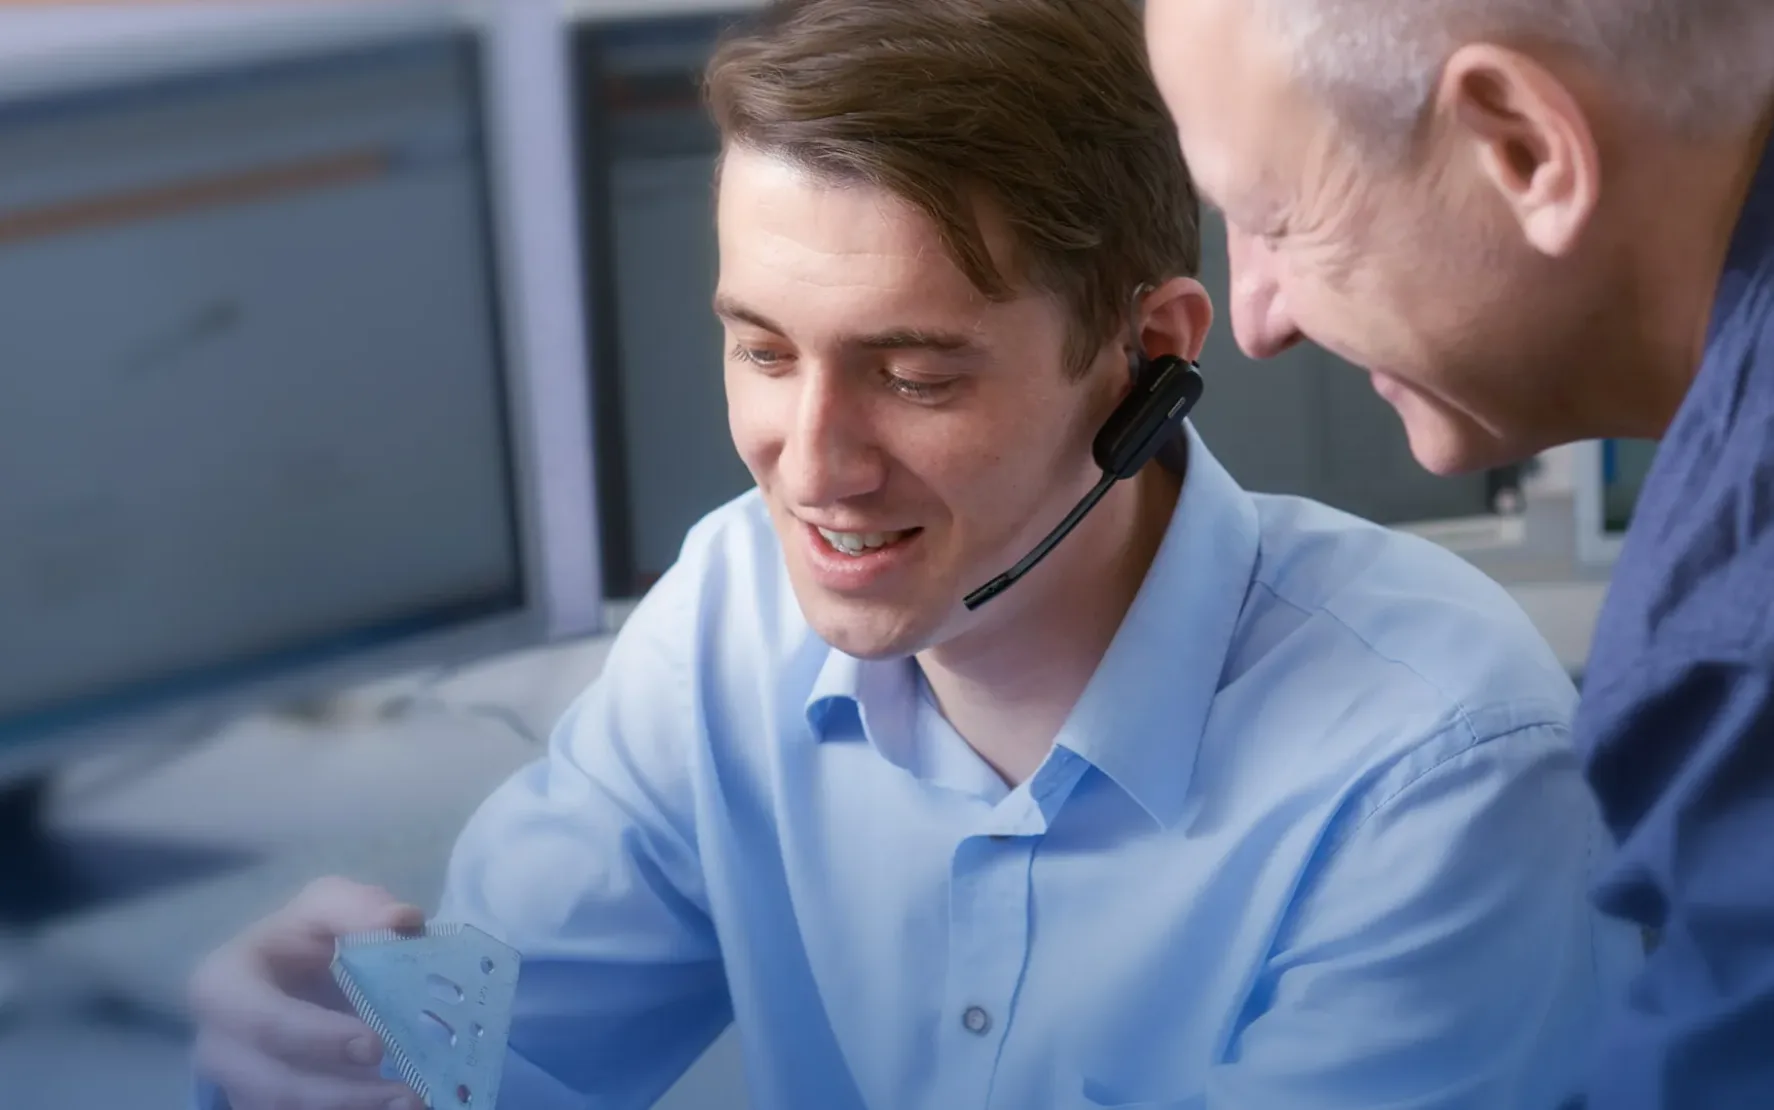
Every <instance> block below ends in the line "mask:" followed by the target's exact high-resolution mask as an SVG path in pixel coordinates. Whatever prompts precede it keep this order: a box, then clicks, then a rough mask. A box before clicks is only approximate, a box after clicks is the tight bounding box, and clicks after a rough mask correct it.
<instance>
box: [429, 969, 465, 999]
mask: <svg viewBox="0 0 1774 1110" xmlns="http://www.w3.org/2000/svg"><path fill="white" fill-rule="evenodd" d="M425 985H426V987H428V988H430V990H431V997H433V998H435V999H437V1000H438V1001H439V1002H460V1001H462V999H463V997H464V996H463V994H462V988H461V987H459V986H457V985H456V984H455V983H452V982H450V981H449V980H448V979H445V978H444V977H443V976H441V975H427V976H426V977H425Z"/></svg>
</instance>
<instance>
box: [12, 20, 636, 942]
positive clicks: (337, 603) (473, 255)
mask: <svg viewBox="0 0 1774 1110" xmlns="http://www.w3.org/2000/svg"><path fill="white" fill-rule="evenodd" d="M0 42H4V43H6V44H7V46H5V47H0V167H4V170H3V171H0V366H3V367H5V371H4V373H3V374H0V475H3V476H4V477H3V478H0V537H3V539H0V787H3V788H4V792H3V793H0V923H4V922H5V921H6V920H7V919H8V917H11V918H14V919H17V918H20V917H28V916H31V915H37V916H39V917H40V916H43V915H47V914H53V913H59V912H63V911H66V910H68V909H70V908H72V906H73V904H74V902H75V901H78V900H81V899H84V898H85V897H87V896H88V895H89V894H91V895H93V896H98V892H97V891H96V890H95V891H88V890H87V889H85V887H84V886H82V885H81V884H83V883H87V882H93V883H97V882H100V881H102V882H106V883H114V882H115V881H117V880H118V879H119V876H118V875H117V874H115V871H116V870H117V869H121V870H122V871H124V872H126V873H127V878H128V879H129V880H130V881H131V882H132V883H135V884H149V883H152V882H153V881H155V879H154V877H153V875H152V872H153V871H154V870H155V868H154V866H153V865H152V864H150V863H149V862H148V860H147V857H145V856H141V855H139V854H137V855H130V856H128V857H127V861H128V862H127V863H118V864H117V867H115V868H111V869H110V870H107V871H106V873H105V874H104V876H103V878H102V880H100V879H98V878H97V872H92V873H91V875H90V876H89V874H88V871H86V870H83V869H89V868H94V867H100V866H102V865H101V864H100V863H99V860H98V855H97V854H96V853H88V855H87V856H86V857H80V858H77V854H76V852H75V849H74V848H73V847H70V846H66V845H60V844H52V843H50V842H49V838H48V837H47V836H46V835H45V833H44V829H43V827H42V825H41V817H42V804H43V801H44V799H45V797H46V794H45V789H44V785H45V783H46V781H47V777H48V776H49V775H50V774H52V773H53V772H55V771H56V770H57V769H58V768H60V767H63V766H65V765H66V763H67V762H68V761H70V760H73V759H75V758H78V757H80V756H82V755H84V754H86V753H91V752H95V751H96V750H97V749H99V748H100V747H101V746H106V745H113V744H120V743H130V742H137V741H143V740H147V739H154V740H162V739H177V738H180V737H187V736H188V737H191V738H194V739H195V738H198V737H200V736H201V734H202V733H203V731H204V730H205V729H207V728H210V727H212V726H214V725H216V724H219V723H220V722H222V721H223V720H225V719H226V718H227V717H229V716H231V715H234V714H237V713H239V712H241V711H243V710H246V709H248V708H251V707H254V706H259V705H264V704H267V703H271V702H274V701H276V700H279V699H289V698H307V697H312V696H315V695H317V694H321V693H324V692H327V691H332V690H336V689H338V688H340V687H341V686H343V685H345V684H349V683H354V682H358V681H361V680H363V679H365V678H367V677H372V676H377V675H384V674H388V673H392V672H396V671H403V670H410V669H415V668H422V667H430V666H435V665H451V664H458V663H463V662H467V661H471V660H474V659H477V658H481V657H485V656H487V655H489V654H491V653H497V652H503V651H508V650H512V649H519V648H525V647H530V646H534V645H537V644H539V643H544V642H549V641H554V640H558V639H561V638H566V637H575V636H581V635H586V634H591V633H594V632H596V631H598V630H599V628H600V622H601V620H602V613H603V602H604V590H603V583H602V575H601V569H600V565H599V559H598V539H597V527H596V520H595V497H594V486H595V476H594V472H593V451H592V446H591V431H590V425H591V419H590V416H591V414H590V408H589V405H590V398H589V389H588V385H587V376H586V372H585V360H584V342H585V337H584V334H583V330H582V303H581V297H580V293H579V281H580V278H581V271H580V267H579V261H578V252H577V246H578V236H577V207H576V206H577V199H576V193H575V186H574V180H573V167H572V146H571V129H570V126H569V123H568V119H569V115H570V112H569V106H570V105H569V96H570V90H569V89H568V87H567V80H566V71H565V67H564V64H563V63H564V60H565V39H564V24H563V23H562V21H561V20H560V18H559V13H558V11H557V9H556V8H555V5H554V4H553V3H552V2H548V0H493V2H490V3H487V4H485V5H484V6H483V5H479V4H473V3H456V2H453V0H436V2H424V0H382V2H379V3H377V4H367V5H366V4H362V3H358V2H342V3H329V2H325V0H302V2H299V3H293V4H278V5H255V4H251V3H242V2H237V3H230V4H227V5H213V6H210V7H209V8H207V9H204V10H198V9H196V8H194V7H189V6H181V7H172V6H168V7H166V8H164V9H162V8H161V7H160V6H159V5H153V6H146V7H144V8H143V9H141V10H124V11H117V10H114V9H81V8H78V7H75V8H73V9H71V10H58V11H55V12H51V13H18V14H17V15H14V14H12V13H8V14H6V15H4V16H0ZM111 858H112V860H113V861H114V862H115V861H116V859H117V858H118V857H116V856H115V855H113V857H111ZM159 858H160V859H161V861H162V862H163V863H164V864H165V867H164V868H162V870H164V871H166V873H167V875H171V874H172V872H173V871H175V870H178V868H177V867H176V866H175V864H174V862H173V859H174V857H173V856H172V855H168V854H164V853H163V854H162V856H161V857H159ZM181 858H183V857H181ZM185 862H186V863H191V862H192V861H190V860H189V859H186V860H185ZM212 862H213V861H212ZM193 866H195V865H193ZM181 873H182V872H181ZM105 893H106V894H114V893H116V892H115V891H106V892H105Z"/></svg>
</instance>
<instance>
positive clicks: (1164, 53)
mask: <svg viewBox="0 0 1774 1110" xmlns="http://www.w3.org/2000/svg"><path fill="white" fill-rule="evenodd" d="M1255 7H1256V5H1255V4H1252V3H1251V2H1250V0H1242V2H1240V0H1148V3H1147V5H1146V40H1147V46H1148V51H1149V54H1150V57H1151V61H1152V71H1153V75H1154V76H1155V78H1156V79H1157V82H1158V87H1159V90H1160V91H1161V92H1162V93H1163V95H1164V101H1165V104H1166V106H1167V107H1168V108H1169V109H1170V113H1171V117H1172V118H1173V119H1174V120H1175V122H1176V126H1177V134H1178V137H1179V139H1180V140H1181V142H1182V146H1183V154H1184V156H1185V157H1186V158H1187V159H1188V162H1189V170H1190V173H1191V174H1192V175H1193V176H1194V178H1195V180H1196V182H1197V183H1198V184H1199V186H1200V187H1201V190H1202V192H1203V193H1204V194H1205V195H1206V196H1207V198H1208V199H1210V200H1211V201H1213V202H1214V203H1215V204H1219V205H1222V206H1224V205H1226V204H1227V203H1229V202H1231V201H1233V200H1236V199H1238V194H1242V193H1245V192H1248V191H1249V190H1252V189H1254V188H1258V187H1259V186H1262V185H1264V184H1266V183H1267V182H1268V181H1269V180H1271V179H1272V178H1274V177H1276V176H1278V175H1279V174H1280V172H1281V171H1282V169H1283V163H1284V161H1285V159H1286V156H1287V153H1288V151H1289V150H1297V146H1298V142H1299V140H1300V139H1301V138H1302V130H1303V128H1304V127H1305V125H1306V120H1305V119H1304V118H1303V115H1302V113H1300V112H1299V111H1298V104H1297V101H1296V98H1295V97H1294V96H1292V95H1291V94H1292V89H1291V86H1290V82H1289V74H1288V64H1287V58H1286V56H1285V53H1284V49H1283V44H1282V43H1281V42H1279V41H1278V39H1277V36H1275V35H1274V34H1272V33H1271V32H1270V30H1269V28H1268V26H1267V25H1266V23H1265V21H1264V19H1263V18H1262V16H1261V14H1260V13H1258V12H1256V11H1254V10H1253V9H1254V8H1255Z"/></svg>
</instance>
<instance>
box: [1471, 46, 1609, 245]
mask: <svg viewBox="0 0 1774 1110" xmlns="http://www.w3.org/2000/svg"><path fill="white" fill-rule="evenodd" d="M1437 110H1438V112H1439V114H1440V115H1441V116H1442V117H1443V119H1444V121H1445V122H1447V123H1448V124H1450V125H1451V127H1452V131H1453V133H1454V135H1455V136H1456V137H1457V141H1462V142H1464V143H1467V144H1469V147H1470V150H1471V153H1472V154H1473V156H1474V161H1475V163H1476V164H1477V165H1478V167H1479V168H1480V170H1481V171H1482V172H1483V174H1484V175H1485V177H1486V179H1488V180H1489V182H1490V183H1491V186H1492V187H1493V188H1495V189H1496V191H1497V194H1498V195H1499V196H1500V197H1501V198H1502V199H1503V202H1504V204H1505V205H1507V206H1508V208H1509V210H1510V211H1511V212H1512V213H1513V214H1514V216H1515V219H1516V222H1517V223H1518V224H1520V226H1521V229H1522V234H1523V235H1524V236H1525V237H1526V239H1527V241H1528V242H1529V243H1530V244H1532V245H1533V247H1534V248H1535V249H1536V250H1538V251H1540V252H1541V253H1542V254H1545V255H1548V256H1553V257H1557V256H1561V255H1565V254H1568V253H1570V252H1571V251H1572V250H1573V249H1574V248H1575V247H1576V244H1577V242H1578V240H1579V239H1580V238H1581V237H1582V234H1583V230H1584V228H1585V227H1586V226H1587V225H1588V223H1589V220H1590V217H1591V216H1592V215H1594V213H1595V209H1596V205H1597V204H1598V203H1599V201H1600V199H1601V156H1600V152H1599V150H1598V147H1597V142H1596V137H1595V132H1594V130H1593V129H1592V128H1591V126H1590V123H1589V118H1588V116H1587V114H1586V113H1585V112H1584V110H1583V106H1582V104H1581V103H1579V102H1578V100H1577V98H1576V96H1574V95H1573V94H1572V92H1571V90H1570V88H1569V86H1567V85H1566V83H1565V82H1564V81H1562V80H1560V79H1559V78H1558V77H1557V76H1556V75H1555V74H1554V73H1553V72H1552V71H1551V70H1549V69H1548V68H1546V66H1544V65H1542V64H1541V63H1540V62H1537V61H1535V60H1534V59H1532V58H1530V57H1528V56H1527V55H1526V54H1522V53H1520V52H1518V51H1515V50H1510V49H1507V48H1505V47H1501V46H1496V45H1492V44H1488V43H1477V44H1473V45H1470V46H1465V47H1462V48H1461V49H1460V50H1458V51H1456V52H1455V53H1454V56H1453V57H1452V58H1450V59H1449V60H1448V64H1447V66H1446V68H1445V69H1444V70H1443V71H1442V78H1441V84H1440V87H1439V90H1438V93H1437Z"/></svg>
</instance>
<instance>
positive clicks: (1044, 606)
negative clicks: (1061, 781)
mask: <svg viewBox="0 0 1774 1110" xmlns="http://www.w3.org/2000/svg"><path fill="white" fill-rule="evenodd" d="M1180 492H1181V482H1180V480H1179V479H1178V478H1177V476H1176V475H1175V474H1173V473H1171V472H1170V471H1168V470H1165V469H1164V468H1163V467H1161V466H1159V465H1158V464H1156V463H1154V464H1152V465H1150V466H1148V467H1147V468H1146V469H1145V470H1144V471H1142V472H1141V473H1140V474H1139V475H1138V476H1137V477H1135V478H1133V479H1132V480H1130V481H1126V482H1122V483H1120V484H1119V485H1117V486H1116V487H1115V488H1114V489H1113V490H1111V491H1110V492H1109V494H1108V495H1107V496H1105V497H1104V498H1103V500H1102V502H1101V503H1099V504H1098V505H1097V507H1096V508H1095V509H1094V510H1093V511H1092V512H1091V514H1090V516H1088V517H1086V518H1085V520H1084V522H1083V523H1082V524H1080V525H1079V526H1078V528H1077V529H1076V530H1075V531H1074V532H1073V533H1072V534H1071V535H1070V536H1068V537H1067V538H1066V539H1065V540H1063V541H1062V542H1061V543H1060V545H1059V546H1058V547H1056V548H1055V549H1054V551H1053V553H1052V554H1051V555H1049V556H1048V558H1047V559H1046V561H1045V562H1043V563H1042V564H1041V565H1040V566H1039V567H1037V568H1036V569H1035V570H1034V571H1033V572H1031V573H1030V574H1029V576H1028V577H1027V578H1025V579H1023V580H1022V581H1021V582H1019V583H1017V584H1016V585H1015V586H1013V587H1011V588H1010V590H1009V591H1007V592H1006V593H1005V594H1004V596H1003V597H1002V598H999V599H998V600H996V601H994V602H992V603H991V604H993V605H998V606H1003V608H1002V609H1001V610H1000V612H999V613H997V614H993V615H992V616H993V617H994V618H995V619H993V620H991V621H989V622H988V623H985V624H982V626H981V627H979V628H977V629H975V630H973V631H972V632H969V633H967V634H966V635H963V636H959V637H956V638H955V639H954V640H950V641H948V642H946V643H944V644H942V645H940V646H939V647H935V648H932V649H931V650H929V651H927V652H924V653H923V654H921V655H919V657H918V663H919V665H920V667H921V668H922V669H923V671H924V676H925V679H926V681H928V682H929V684H930V689H931V692H932V693H933V694H934V695H935V696H936V700H937V704H938V705H939V706H940V707H941V708H942V712H943V716H944V717H945V718H947V720H948V722H949V724H950V725H952V726H953V727H954V728H955V730H956V731H957V732H959V733H960V734H961V736H962V737H963V738H965V739H966V740H967V742H968V744H969V745H970V746H971V747H972V748H973V749H974V750H975V751H976V752H978V753H979V755H980V757H981V758H983V759H985V760H986V762H988V763H989V764H991V765H992V767H993V768H994V769H995V770H997V772H998V774H999V775H1000V776H1001V777H1003V778H1004V780H1005V781H1006V782H1008V783H1010V784H1011V785H1012V786H1014V785H1017V784H1018V783H1021V782H1022V781H1023V780H1024V779H1026V778H1028V777H1029V776H1030V775H1032V774H1034V772H1035V769H1036V768H1037V767H1039V766H1040V765H1041V761H1042V760H1043V759H1045V758H1046V757H1047V753H1048V751H1049V750H1050V749H1051V748H1052V746H1053V740H1054V737H1055V736H1057V735H1058V733H1059V730H1060V728H1061V727H1062V726H1063V725H1064V724H1065V720H1066V717H1067V716H1069V715H1070V713H1071V711H1072V707H1073V706H1074V705H1075V704H1077V701H1078V698H1079V696H1080V695H1081V694H1082V693H1083V692H1084V687H1085V686H1086V685H1088V684H1089V682H1090V678H1091V676H1092V675H1093V674H1095V673H1096V669H1097V667H1098V665H1099V664H1100V663H1101V662H1102V659H1103V656H1104V655H1105V654H1106V653H1107V652H1108V650H1109V645H1110V643H1111V642H1112V641H1113V640H1114V638H1115V634H1116V632H1117V631H1119V630H1120V627H1121V622H1122V620H1123V619H1124V618H1125V617H1126V615H1127V611H1128V610H1129V609H1130V608H1132V606H1133V601H1134V598H1135V597H1136V596H1137V595H1138V594H1139V590H1140V586H1141V584H1142V583H1143V582H1144V581H1145V578H1146V573H1147V571H1148V570H1149V569H1150V568H1151V565H1152V561H1153V559H1155V558H1156V557H1157V554H1158V549H1159V547H1160V545H1162V543H1163V542H1164V533H1165V530H1166V528H1167V527H1168V526H1169V524H1170V516H1171V513H1172V511H1173V510H1174V509H1175V507H1176V501H1177V497H1178V495H1179V493H1180ZM1006 603H1008V604H1006Z"/></svg>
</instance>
